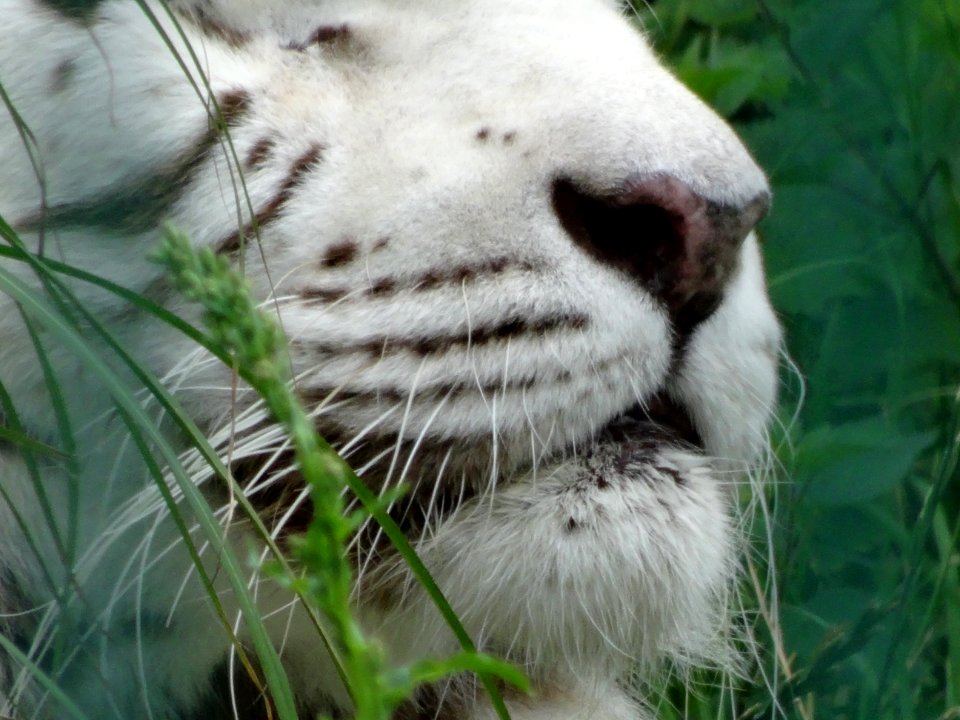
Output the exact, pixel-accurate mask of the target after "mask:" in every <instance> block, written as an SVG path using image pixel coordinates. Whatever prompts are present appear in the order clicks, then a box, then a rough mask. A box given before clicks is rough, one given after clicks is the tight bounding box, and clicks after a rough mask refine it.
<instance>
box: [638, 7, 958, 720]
mask: <svg viewBox="0 0 960 720" xmlns="http://www.w3.org/2000/svg"><path fill="white" fill-rule="evenodd" d="M635 9H636V10H637V13H638V18H639V22H640V23H641V24H642V25H643V27H644V28H646V32H647V33H648V34H649V35H650V36H651V39H652V41H653V44H654V45H655V47H656V48H657V49H658V51H659V52H660V53H661V54H662V55H664V56H665V60H666V62H667V63H668V64H669V65H670V66H672V67H673V68H674V70H675V72H676V73H677V74H678V75H679V76H680V77H681V79H682V80H683V81H684V82H685V83H686V84H688V85H689V86H690V87H692V88H693V89H694V90H695V91H696V92H697V93H699V94H700V95H701V96H702V97H703V98H704V99H705V100H706V101H707V102H708V103H710V104H711V105H712V106H713V107H715V108H716V109H718V110H719V111H720V112H721V113H723V114H724V115H725V116H726V117H727V118H729V119H730V120H731V122H732V123H733V124H734V125H735V126H736V127H737V129H738V131H739V132H740V133H741V134H742V135H743V136H744V137H745V138H746V140H747V143H748V144H749V145H750V147H751V148H752V150H753V152H754V154H755V155H756V157H757V159H758V160H759V161H760V164H761V165H762V166H763V167H765V168H766V170H767V173H768V175H769V177H770V180H771V183H772V185H773V189H774V203H773V210H772V212H771V214H770V216H769V217H768V219H767V220H765V221H764V222H763V223H762V225H761V227H760V233H761V235H762V239H763V245H764V252H765V256H766V264H767V270H768V273H769V276H770V292H771V294H772V296H773V301H774V304H775V306H776V307H777V308H778V311H779V313H780V316H781V318H782V321H783V324H784V326H785V328H786V333H787V339H788V345H789V352H790V356H791V358H792V360H793V362H795V363H796V366H797V368H798V369H799V376H800V377H802V379H803V380H802V383H801V381H800V380H798V375H797V373H796V372H794V371H792V370H790V369H789V368H788V367H786V366H785V367H784V373H783V378H784V380H783V392H782V398H783V408H782V410H781V423H782V426H783V427H781V428H780V429H778V430H777V431H776V433H775V438H774V440H775V443H776V446H777V459H778V462H779V463H780V464H781V466H782V469H781V470H780V471H779V472H778V474H777V478H778V482H776V483H774V484H773V486H772V487H771V490H770V495H769V498H768V501H769V503H770V504H771V506H772V507H773V508H774V510H775V512H774V514H773V515H772V518H771V519H770V521H769V522H768V523H767V522H765V521H764V520H763V518H761V520H760V522H759V526H758V528H757V530H756V532H757V533H758V534H760V535H764V534H766V533H767V532H769V533H770V534H772V537H773V538H774V550H775V552H774V554H773V558H774V559H773V560H772V565H773V566H774V573H773V577H775V578H776V580H777V583H778V585H779V587H778V596H779V612H778V613H775V612H774V611H775V610H776V609H777V608H776V607H775V602H774V601H768V602H766V603H761V602H758V601H755V602H756V607H753V608H751V610H752V612H753V616H754V617H756V618H757V622H756V631H755V632H756V636H757V640H758V641H759V642H760V643H761V644H762V645H763V662H762V665H761V666H760V667H757V668H755V669H754V670H753V672H754V674H755V675H757V677H760V676H761V674H764V675H766V680H765V681H764V680H763V679H761V680H760V681H759V683H754V684H750V683H742V684H740V685H738V684H737V683H734V687H730V682H729V681H728V680H724V679H722V678H711V677H709V676H705V677H703V678H701V679H700V680H699V683H698V684H697V686H696V687H697V689H696V691H695V692H694V693H684V692H682V691H681V690H680V689H679V688H676V689H674V690H673V691H671V692H670V693H668V695H667V697H666V698H665V699H664V701H663V702H662V707H661V708H658V713H659V717H663V718H672V717H689V718H718V717H726V718H735V717H744V718H753V717H765V718H791V720H792V719H794V718H796V719H800V720H813V719H816V720H834V719H839V718H844V719H847V718H849V719H851V720H853V719H860V720H886V719H891V720H912V719H917V720H946V719H947V718H960V552H958V548H957V541H958V533H960V512H958V511H960V481H958V479H960V474H958V469H957V455H958V429H960V401H958V396H957V391H958V383H960V0H912V1H910V2H907V1H905V0H842V1H840V2H824V1H823V0H789V1H788V0H768V1H766V0H655V1H653V2H650V3H649V4H645V3H643V2H640V1H637V2H636V3H635ZM785 365H786V363H785ZM754 562H755V564H756V566H757V567H758V570H759V573H760V577H765V575H764V573H766V571H767V566H768V565H769V563H767V559H766V558H764V557H756V558H755V559H754ZM777 615H778V617H776V616H777Z"/></svg>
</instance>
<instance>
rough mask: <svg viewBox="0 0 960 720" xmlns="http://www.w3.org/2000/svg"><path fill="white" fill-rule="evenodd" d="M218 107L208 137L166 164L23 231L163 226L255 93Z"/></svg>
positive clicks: (229, 97)
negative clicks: (218, 116)
mask: <svg viewBox="0 0 960 720" xmlns="http://www.w3.org/2000/svg"><path fill="white" fill-rule="evenodd" d="M218 104H219V106H220V115H221V117H222V119H219V118H218V119H216V120H211V122H210V127H209V128H208V129H207V130H206V131H205V132H204V133H203V135H202V136H201V137H200V138H199V139H198V140H196V141H195V142H194V143H193V144H192V146H189V147H188V148H187V149H186V150H185V151H184V152H183V153H181V154H180V156H179V157H177V158H175V159H174V160H173V161H171V162H170V163H169V164H167V165H166V166H164V167H161V168H158V169H155V170H153V171H151V172H149V173H147V174H145V175H143V176H141V177H139V178H131V179H129V180H127V181H123V182H122V184H118V185H119V187H114V188H111V189H110V190H109V191H107V192H106V193H104V194H103V195H101V196H99V197H94V198H90V199H85V200H81V201H79V202H75V203H67V204H63V205H55V206H53V207H49V208H47V209H46V211H45V212H44V213H43V215H42V216H39V215H38V216H34V217H30V218H28V219H26V220H24V221H23V222H20V223H18V224H17V229H18V230H20V231H21V232H23V231H27V232H29V231H34V232H35V231H38V230H40V229H41V227H42V228H44V229H47V230H50V229H54V230H56V229H69V228H78V227H99V228H105V229H108V230H116V231H120V232H124V233H139V232H146V231H149V230H152V229H153V228H155V227H157V225H159V224H160V222H161V221H162V220H164V218H165V217H166V216H167V215H169V213H170V208H171V206H172V205H173V204H174V203H175V202H176V201H177V200H178V199H179V198H180V197H181V195H182V193H183V191H184V188H186V187H187V186H188V185H189V183H190V181H191V180H192V179H193V177H194V175H195V174H196V173H197V171H198V170H199V169H200V167H201V166H203V165H204V164H205V163H206V162H207V161H208V160H209V158H210V154H211V152H212V151H213V149H214V148H215V147H217V146H218V143H219V142H220V139H221V137H222V135H223V133H224V132H225V131H226V129H227V128H228V127H231V126H235V125H236V124H237V123H238V122H239V121H240V119H241V118H242V117H243V116H244V115H245V114H246V113H247V112H248V111H249V108H250V95H249V94H248V93H247V92H246V91H245V90H234V91H231V92H228V93H225V94H223V95H222V96H220V98H219V100H218Z"/></svg>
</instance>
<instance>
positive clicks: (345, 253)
mask: <svg viewBox="0 0 960 720" xmlns="http://www.w3.org/2000/svg"><path fill="white" fill-rule="evenodd" d="M358 250H359V248H358V247H357V243H356V242H355V241H353V240H351V239H349V238H347V239H344V240H341V241H340V242H338V243H334V244H333V245H331V246H330V247H328V248H327V249H326V252H324V254H323V259H322V260H321V261H320V263H321V264H322V265H323V266H324V267H328V268H331V267H340V266H342V265H346V264H348V263H351V262H353V260H354V259H355V258H356V257H357V252H358Z"/></svg>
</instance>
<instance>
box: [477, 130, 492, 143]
mask: <svg viewBox="0 0 960 720" xmlns="http://www.w3.org/2000/svg"><path fill="white" fill-rule="evenodd" d="M474 137H476V138H477V140H481V141H483V140H486V139H487V138H489V137H490V128H488V127H482V128H480V129H479V130H477V134H476V135H475V136H474Z"/></svg>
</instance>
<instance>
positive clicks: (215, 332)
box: [155, 229, 527, 720]
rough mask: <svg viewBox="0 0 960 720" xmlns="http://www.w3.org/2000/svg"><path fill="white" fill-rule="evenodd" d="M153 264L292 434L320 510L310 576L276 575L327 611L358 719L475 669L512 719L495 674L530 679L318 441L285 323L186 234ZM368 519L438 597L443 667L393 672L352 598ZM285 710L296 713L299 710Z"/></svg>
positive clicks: (379, 501) (385, 714) (376, 716)
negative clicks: (353, 507) (481, 641)
mask: <svg viewBox="0 0 960 720" xmlns="http://www.w3.org/2000/svg"><path fill="white" fill-rule="evenodd" d="M155 259H156V260H157V261H158V262H160V263H162V264H163V265H165V266H166V268H167V270H168V271H169V272H170V274H171V275H172V277H173V278H174V280H175V282H176V285H177V287H178V288H179V290H180V291H181V292H183V293H184V295H186V296H187V297H188V298H190V299H191V300H193V301H195V302H199V303H200V304H201V305H202V306H203V308H204V324H205V325H206V326H207V328H208V331H209V337H208V338H207V343H206V344H208V345H210V346H212V347H214V348H216V349H217V350H218V351H219V353H220V354H222V355H223V356H225V357H226V358H227V359H229V361H230V364H231V365H232V366H233V367H234V368H235V369H236V371H237V373H238V374H239V375H240V376H241V377H243V379H244V380H246V381H247V382H248V383H250V385H251V387H253V388H254V389H255V390H256V391H257V392H258V393H259V394H260V396H261V397H262V398H263V400H264V402H265V404H266V406H267V408H268V409H269V410H270V413H271V414H272V415H273V417H274V419H276V420H277V422H279V423H281V424H282V425H283V426H284V428H285V429H286V430H287V432H288V433H289V434H290V437H291V440H292V442H293V446H294V449H295V453H296V462H297V466H298V467H299V469H300V473H301V475H302V477H303V479H304V482H306V483H307V485H308V486H309V487H310V490H311V498H312V500H313V511H314V512H313V518H312V520H311V521H310V526H309V528H308V529H307V533H306V535H305V536H304V537H303V538H299V539H298V538H294V540H298V542H295V543H294V544H293V548H294V552H293V555H294V556H295V557H296V559H297V560H298V561H299V566H300V567H301V568H302V570H303V571H302V572H301V571H296V572H295V571H293V570H291V569H289V568H285V569H283V570H279V569H278V570H277V575H278V579H280V580H281V581H282V582H284V583H285V584H287V585H289V586H291V587H294V588H295V589H296V590H297V591H298V594H299V595H300V596H301V597H302V598H304V600H305V601H306V602H308V603H310V604H311V605H312V606H314V607H316V608H318V609H319V610H320V612H321V613H322V615H323V621H324V622H325V624H326V625H327V626H328V627H329V631H328V633H329V636H325V637H324V641H325V643H326V644H327V647H328V649H329V650H330V653H331V655H332V656H333V658H334V661H335V662H336V664H337V667H338V669H339V671H340V674H341V677H342V678H343V681H344V685H345V686H346V687H347V689H348V690H349V692H350V694H351V697H352V698H353V702H354V706H355V708H354V709H355V713H356V715H355V717H356V720H389V718H390V713H391V711H392V710H394V709H395V708H396V706H397V705H399V703H400V702H401V701H403V700H405V699H406V698H407V697H409V696H410V694H411V693H412V692H413V689H414V688H415V687H416V685H417V684H419V683H423V682H432V681H436V680H439V679H441V678H442V677H444V676H445V675H449V674H451V673H454V672H461V671H473V672H476V673H478V674H479V675H480V676H481V677H482V678H483V680H484V683H485V685H486V688H487V692H488V693H489V694H490V696H491V697H492V698H493V701H494V704H495V706H496V707H497V711H498V714H499V715H500V717H502V718H504V719H505V720H506V718H508V717H509V715H508V714H507V711H506V708H505V706H504V704H503V700H502V699H501V697H500V693H499V691H498V690H497V688H496V685H495V684H494V682H493V679H494V678H493V676H494V675H495V676H497V677H498V678H500V679H502V680H506V681H507V682H509V683H511V684H512V685H515V686H517V687H521V688H524V689H526V687H527V681H526V679H525V678H524V677H523V675H522V674H521V673H520V672H519V671H517V670H515V669H514V668H512V667H511V666H509V665H506V664H504V663H502V662H498V661H496V660H494V659H493V658H490V657H488V656H486V655H482V654H479V653H477V652H476V649H475V647H474V646H473V643H472V641H471V640H470V637H469V636H468V635H467V632H466V630H465V629H464V628H463V626H462V625H461V624H460V621H459V620H458V619H457V617H456V615H455V614H454V612H453V610H452V609H451V607H450V605H449V604H448V603H447V601H446V600H445V599H444V598H443V595H442V594H441V592H440V590H439V588H438V587H437V586H436V584H435V583H434V582H433V579H432V578H431V577H430V574H429V573H428V572H427V570H426V568H425V567H424V565H423V563H422V562H420V559H419V558H418V557H417V555H416V553H415V551H414V550H413V548H412V547H411V546H410V544H409V543H408V542H407V540H406V539H405V538H404V536H403V532H402V531H401V530H400V528H399V527H397V525H396V524H395V523H394V522H393V520H391V518H390V516H389V515H388V514H387V512H386V506H387V504H388V503H389V502H390V501H391V500H392V499H394V498H393V497H391V496H390V495H388V496H386V497H377V496H376V495H375V494H374V493H373V492H372V491H370V490H369V489H368V488H367V486H366V485H365V484H364V483H363V481H362V480H360V479H359V478H358V477H357V476H356V475H355V474H354V473H353V471H352V470H351V469H350V467H349V466H348V465H347V464H346V463H345V462H344V461H343V460H342V459H341V458H340V456H339V455H337V453H336V452H335V451H334V450H333V449H332V448H331V447H330V446H329V445H328V444H327V443H326V442H325V441H324V440H323V439H321V438H320V437H319V436H318V435H317V432H316V430H315V429H314V426H313V422H312V421H311V420H310V417H309V415H308V414H307V412H306V410H305V409H304V408H303V407H302V405H301V404H300V401H299V400H298V399H297V395H296V390H295V388H294V387H293V385H292V384H291V382H290V377H289V372H288V370H289V364H288V362H287V360H286V356H285V352H284V348H285V346H286V343H285V341H284V339H283V334H282V332H281V331H280V327H279V326H278V325H277V324H276V322H275V321H274V320H273V319H271V318H270V317H268V316H267V314H266V312H265V311H263V310H261V309H259V308H258V307H257V304H256V302H254V300H253V298H252V296H251V295H250V293H249V291H248V289H247V287H246V285H245V283H244V282H243V280H242V279H241V277H240V276H239V275H237V274H236V273H235V272H234V271H232V270H231V269H230V266H229V263H228V261H227V260H226V258H223V257H219V256H217V255H215V254H214V252H213V250H211V249H210V248H203V249H201V250H195V249H193V248H192V247H191V245H190V241H189V239H188V238H187V237H186V236H184V235H182V234H180V233H177V232H176V231H174V230H171V229H168V230H167V232H166V237H165V241H164V244H163V245H162V246H161V248H160V249H159V251H158V252H157V253H156V254H155ZM345 488H349V489H350V491H351V492H352V493H353V494H354V495H356V496H357V497H358V498H359V499H360V500H361V502H362V503H363V506H364V511H363V512H358V513H354V514H352V515H350V516H347V515H346V507H345V503H344V498H343V490H344V489H345ZM394 495H396V493H394ZM368 516H373V517H374V518H375V520H376V522H377V523H378V524H379V525H380V526H381V527H382V528H383V530H384V532H385V533H386V534H387V536H388V537H389V538H390V541H391V542H392V543H393V545H394V547H395V548H396V549H397V550H398V551H399V553H400V554H401V555H402V556H403V558H404V560H405V561H406V562H407V564H408V565H409V566H410V568H411V570H412V571H413V572H414V574H415V575H416V576H417V579H418V580H419V581H420V582H421V583H422V584H423V586H424V588H425V589H426V590H427V591H428V592H429V593H430V595H431V596H432V597H433V598H434V600H435V602H436V604H437V606H438V608H439V609H440V610H441V613H442V614H443V616H444V618H445V619H446V620H447V622H448V623H449V624H450V627H451V628H452V629H453V630H454V633H455V634H456V635H457V637H458V639H459V640H460V642H461V644H462V645H463V647H464V652H462V653H460V654H458V655H455V656H454V657H452V658H448V659H446V660H442V661H436V660H429V659H424V660H420V661H419V662H417V663H416V664H414V665H412V666H410V667H390V666H389V665H387V664H386V662H385V658H384V656H383V652H382V650H381V648H380V647H379V646H378V645H377V644H376V643H375V642H373V641H371V640H369V639H368V638H367V637H366V636H365V635H364V632H363V629H362V628H361V627H360V623H359V622H358V621H357V619H356V618H355V617H354V614H353V608H352V603H351V600H350V596H351V591H352V588H353V570H352V568H351V566H350V562H349V560H348V558H347V552H346V547H347V543H348V541H349V539H350V537H351V535H352V533H353V532H354V531H355V530H356V529H357V527H358V526H359V524H360V523H361V522H363V521H364V519H365V518H367V517H368ZM321 632H322V631H321ZM325 635H326V633H325ZM288 714H290V717H292V718H295V717H296V713H295V711H294V710H293V708H292V707H291V708H290V709H289V710H288Z"/></svg>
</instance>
